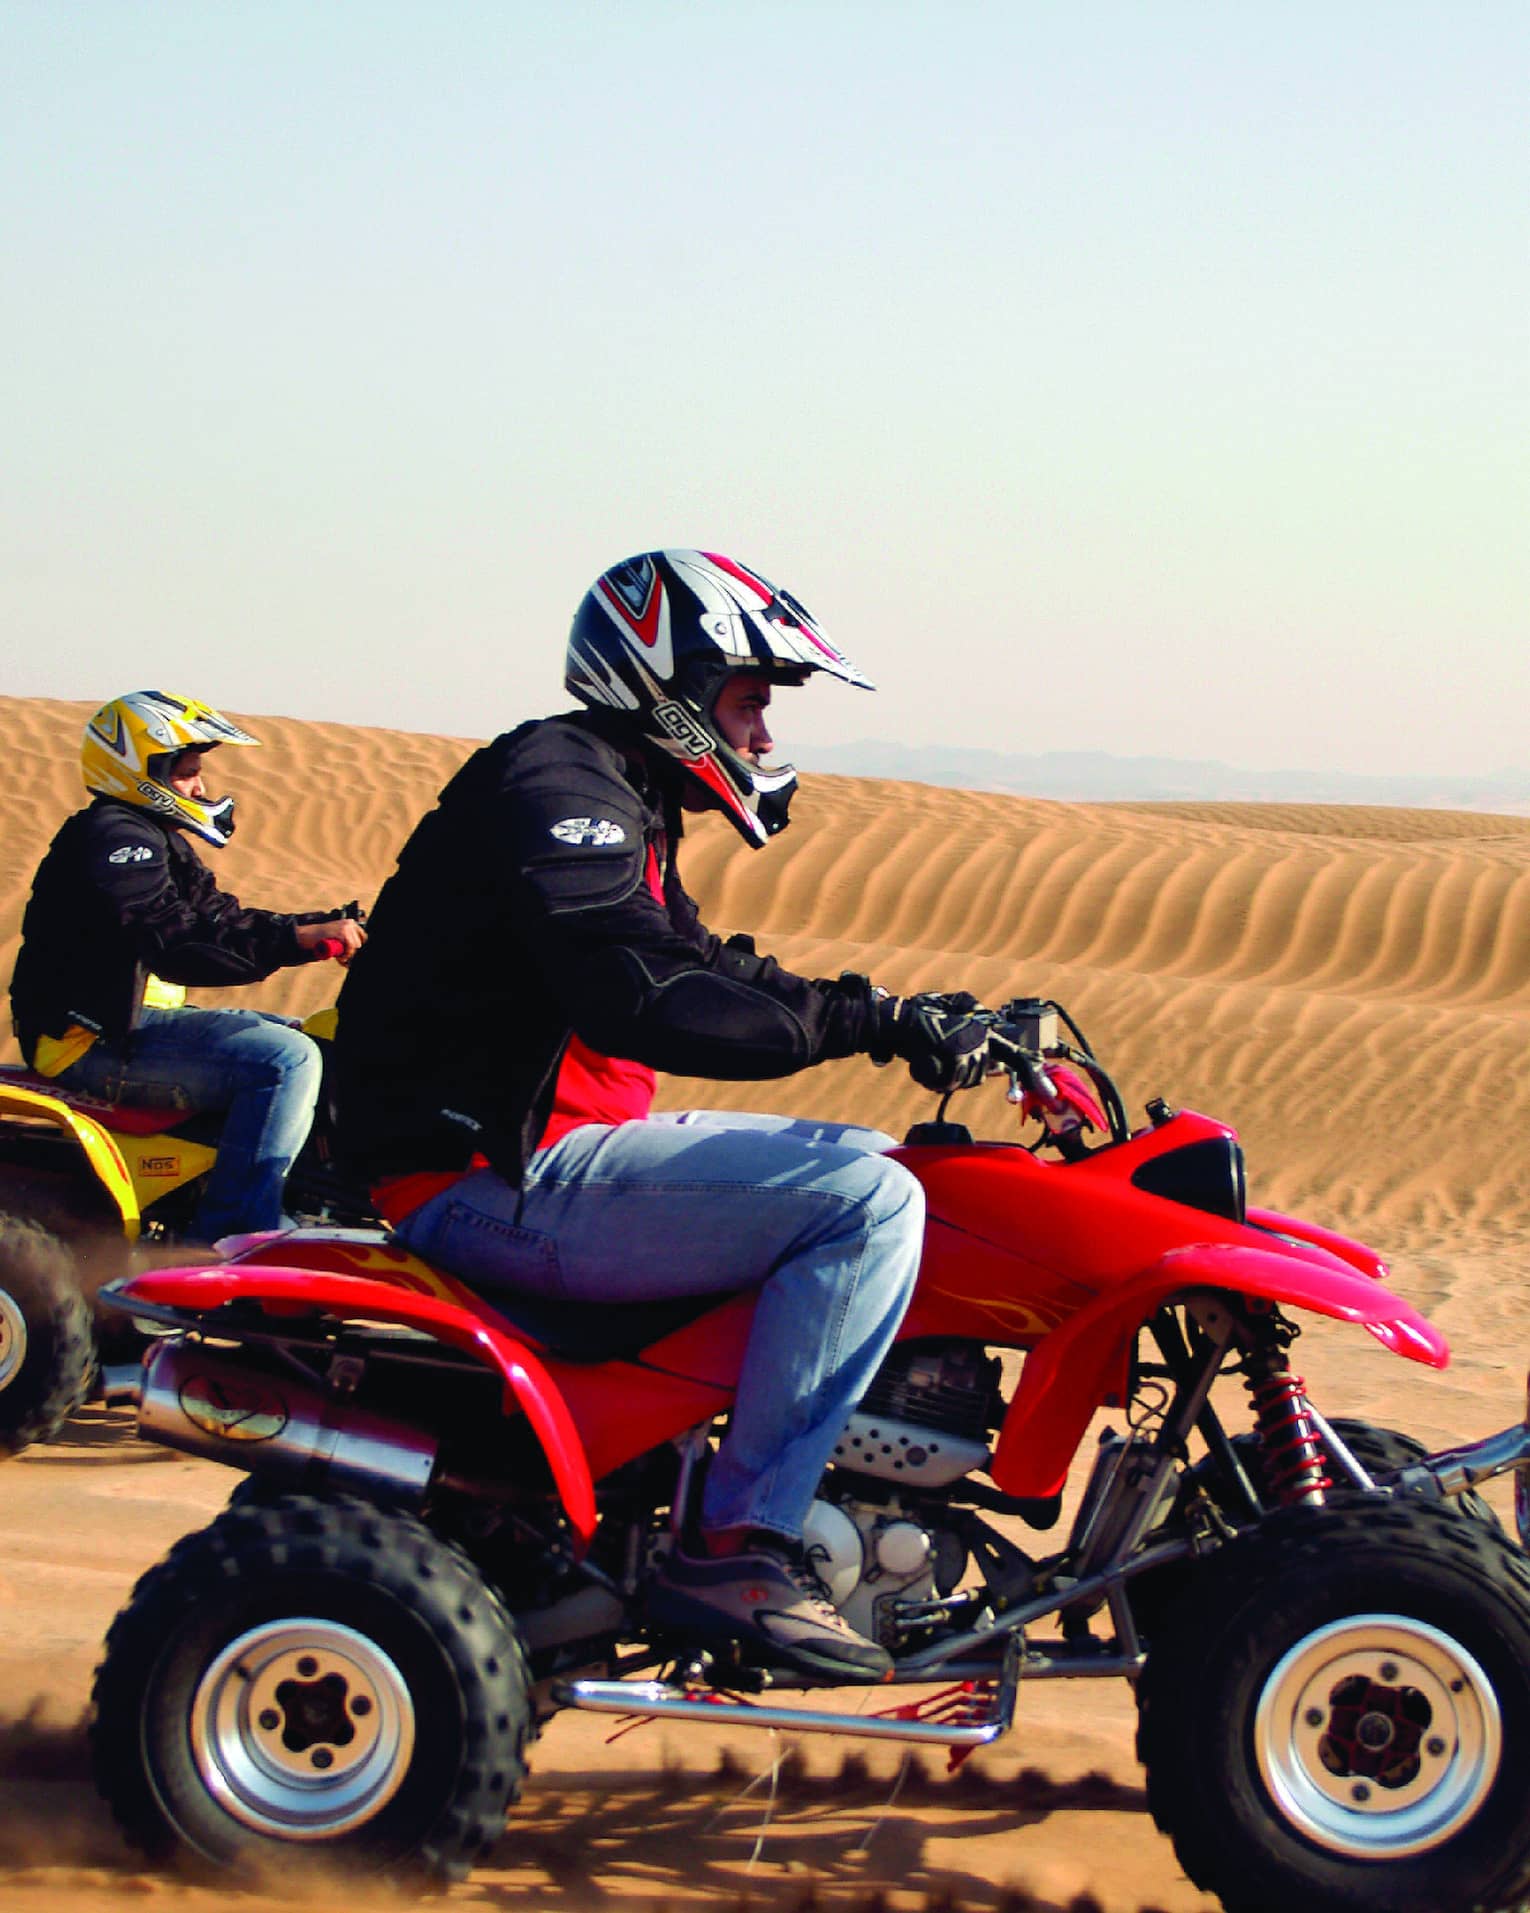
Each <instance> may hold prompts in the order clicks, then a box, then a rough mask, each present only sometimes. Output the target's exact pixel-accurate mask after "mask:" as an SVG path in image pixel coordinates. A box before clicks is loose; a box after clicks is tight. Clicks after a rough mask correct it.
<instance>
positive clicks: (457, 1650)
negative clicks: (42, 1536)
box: [92, 1495, 532, 1883]
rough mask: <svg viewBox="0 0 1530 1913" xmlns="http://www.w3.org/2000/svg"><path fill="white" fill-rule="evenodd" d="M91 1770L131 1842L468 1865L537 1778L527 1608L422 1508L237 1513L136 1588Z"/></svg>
mask: <svg viewBox="0 0 1530 1913" xmlns="http://www.w3.org/2000/svg"><path fill="white" fill-rule="evenodd" d="M95 1708H96V1713H95V1722H94V1726H93V1729H92V1754H93V1759H94V1764H95V1772H96V1782H97V1785H98V1786H99V1788H100V1790H101V1792H102V1794H103V1795H104V1796H105V1798H106V1801H107V1803H108V1805H109V1806H110V1807H111V1809H112V1812H113V1813H114V1815H115V1816H116V1818H117V1820H118V1823H119V1824H120V1825H121V1827H122V1829H123V1831H124V1832H125V1833H126V1835H127V1837H128V1838H129V1840H130V1841H132V1842H133V1844H134V1845H136V1846H138V1847H140V1848H141V1849H142V1850H143V1851H145V1852H146V1853H147V1854H149V1855H150V1857H152V1858H154V1859H158V1860H170V1859H175V1858H186V1859H191V1860H193V1861H196V1862H200V1863H201V1864H202V1865H203V1866H207V1867H212V1868H215V1869H220V1870H233V1871H235V1872H243V1873H256V1872H265V1871H268V1870H269V1869H270V1868H271V1867H272V1865H273V1864H275V1865H276V1866H278V1867H281V1868H291V1867H294V1866H296V1867H302V1866H303V1865H305V1864H313V1865H315V1866H319V1867H323V1868H326V1869H332V1868H334V1867H337V1866H339V1867H344V1868H346V1869H347V1870H354V1871H358V1872H362V1873H368V1874H374V1875H377V1874H381V1875H384V1876H387V1877H390V1878H392V1879H396V1880H399V1881H401V1882H406V1883H408V1882H416V1883H417V1882H419V1881H421V1880H428V1879H437V1880H449V1879H458V1878H461V1877H462V1876H463V1875H465V1874H466V1873H467V1871H468V1870H469V1868H470V1867H471V1866H472V1865H473V1863H474V1862H475V1861H476V1860H477V1859H478V1858H479V1857H480V1855H481V1854H483V1853H484V1852H486V1851H487V1850H488V1849H489V1848H490V1847H491V1846H492V1845H493V1844H494V1842H495V1841H496V1840H497V1839H498V1838H499V1836H500V1834H501V1832H502V1831H503V1828H504V1820H505V1813H506V1810H507V1808H508V1807H509V1805H510V1803H511V1802H512V1801H513V1800H514V1799H515V1798H516V1796H517V1794H518V1792H519V1788H520V1783H521V1781H522V1779H523V1778H524V1775H525V1770H526V1769H525V1749H526V1744H527V1741H528V1740H529V1738H530V1737H531V1733H532V1725H531V1713H530V1704H529V1680H528V1677H527V1673H526V1665H525V1659H524V1656H523V1653H522V1649H521V1645H520V1641H519V1638H518V1636H517V1634H516V1631H515V1627H514V1624H513V1622H512V1621H511V1620H510V1618H509V1616H508V1615H507V1613H506V1612H505V1610H504V1608H503V1607H502V1606H501V1604H500V1602H499V1601H498V1599H497V1598H496V1597H495V1596H494V1595H493V1594H492V1593H491V1592H490V1591H489V1589H488V1588H487V1587H486V1586H485V1584H484V1583H483V1581H482V1580H481V1579H480V1577H479V1576H478V1574H477V1571H476V1570H475V1569H474V1568H473V1566H472V1565H471V1563H470V1562H468V1561H467V1560H466V1558H465V1557H463V1556H462V1555H460V1554H458V1553H456V1552H455V1551H454V1550H453V1549H451V1548H448V1547H446V1546H445V1545H444V1544H443V1543H442V1542H440V1541H438V1540H437V1539H436V1538H435V1537H434V1536H433V1535H432V1534H431V1533H430V1532H429V1531H428V1530H427V1529H426V1528H425V1527H424V1526H423V1525H422V1524H421V1523H419V1522H417V1521H414V1520H411V1519H409V1518H407V1517H405V1516H401V1515H393V1514H384V1513H380V1512H378V1511H376V1510H372V1509H368V1508H366V1507H363V1506H361V1505H359V1504H357V1503H355V1502H353V1501H348V1502H343V1503H328V1502H324V1501H320V1500H316V1499H314V1498H312V1497H308V1496H298V1495H291V1496H287V1497H284V1498H282V1499H280V1500H277V1501H273V1502H270V1503H268V1504H264V1505H261V1504H251V1505H246V1506H241V1507H236V1508H233V1509H230V1510H229V1511H227V1512H226V1513H224V1514H222V1515H220V1516H219V1518H218V1519H217V1520H216V1521H214V1522H213V1524H212V1525H211V1527H209V1528H205V1529H203V1530H202V1531H201V1532H200V1533H198V1534H193V1535H190V1536H188V1537H187V1538H186V1539H185V1540H183V1541H181V1542H180V1543H178V1545H177V1546H176V1547H175V1548H174V1549H173V1550H172V1551H171V1553H170V1555H169V1556H168V1557H167V1558H166V1560H165V1561H164V1562H162V1563H161V1564H160V1565H159V1566H158V1567H156V1568H153V1569H151V1570H150V1572H149V1573H148V1574H147V1575H145V1576H144V1578H143V1579H142V1580H141V1581H140V1582H139V1584H138V1586H137V1587H136V1588H135V1589H134V1591H133V1596H132V1599H131V1601H130V1602H129V1604H128V1606H127V1607H126V1608H124V1609H123V1611H122V1613H121V1614H120V1615H119V1616H118V1617H117V1619H116V1621H115V1622H114V1623H113V1625H112V1629H111V1632H110V1633H109V1635H108V1636H107V1643H106V1656H105V1658H104V1660H103V1661H102V1663H101V1666H100V1667H99V1669H98V1670H97V1673H96V1683H95Z"/></svg>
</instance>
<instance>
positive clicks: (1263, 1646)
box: [1138, 1496, 1530, 1913]
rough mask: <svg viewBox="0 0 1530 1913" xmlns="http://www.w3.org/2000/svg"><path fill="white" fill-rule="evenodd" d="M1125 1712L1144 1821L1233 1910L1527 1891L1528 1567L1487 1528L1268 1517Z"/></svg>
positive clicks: (1353, 1501)
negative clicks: (1131, 1720)
mask: <svg viewBox="0 0 1530 1913" xmlns="http://www.w3.org/2000/svg"><path fill="white" fill-rule="evenodd" d="M1138 1707H1139V1728H1138V1751H1139V1754H1140V1756H1141V1758H1142V1762H1143V1765H1144V1766H1145V1767H1146V1769H1147V1776H1148V1804H1149V1806H1150V1807H1151V1809H1152V1813H1153V1818H1154V1820H1155V1821H1156V1822H1157V1824H1158V1826H1159V1828H1160V1829H1161V1830H1162V1831H1163V1832H1164V1833H1166V1834H1168V1836H1169V1837H1170V1839H1171V1840H1172V1841H1173V1843H1174V1850H1175V1852H1176V1854H1177V1855H1178V1856H1179V1860H1180V1864H1181V1865H1182V1866H1183V1867H1184V1869H1185V1872H1186V1873H1187V1874H1188V1875H1189V1877H1190V1878H1191V1879H1192V1880H1193V1881H1194V1882H1195V1883H1196V1885H1197V1886H1199V1887H1201V1888H1202V1889H1203V1890H1204V1891H1205V1892H1208V1893H1212V1894H1216V1895H1218V1896H1220V1898H1221V1900H1222V1903H1223V1905H1224V1906H1225V1907H1226V1908H1227V1909H1228V1910H1229V1913H1270V1910H1271V1909H1275V1908H1280V1909H1286V1908H1289V1907H1291V1906H1293V1905H1299V1906H1301V1907H1302V1908H1303V1913H1417V1909H1419V1908H1421V1907H1461V1908H1467V1907H1478V1906H1481V1907H1497V1906H1501V1905H1505V1904H1508V1903H1510V1902H1513V1901H1517V1900H1518V1899H1519V1897H1520V1896H1521V1895H1523V1894H1524V1892H1525V1891H1526V1889H1527V1888H1530V1811H1527V1807H1530V1562H1527V1561H1526V1560H1525V1558H1524V1556H1523V1555H1521V1554H1520V1553H1519V1552H1518V1550H1516V1549H1514V1548H1512V1547H1511V1546H1510V1545H1509V1544H1508V1543H1507V1542H1506V1541H1505V1540H1504V1539H1503V1538H1502V1536H1501V1535H1500V1534H1498V1533H1497V1532H1496V1531H1494V1530H1492V1529H1489V1528H1488V1527H1486V1526H1485V1525H1484V1524H1483V1523H1481V1522H1477V1521H1470V1520H1462V1519H1461V1518H1460V1517H1459V1515H1456V1514H1454V1513H1452V1512H1449V1511H1448V1510H1446V1509H1444V1508H1441V1507H1439V1506H1437V1505H1433V1504H1430V1503H1425V1502H1413V1501H1408V1500H1404V1501H1393V1502H1387V1503H1382V1504H1378V1503H1377V1502H1375V1501H1374V1500H1371V1499H1369V1498H1368V1497H1359V1496H1349V1497H1345V1498H1344V1499H1343V1500H1342V1501H1336V1502H1335V1503H1333V1504H1332V1505H1330V1506H1328V1507H1326V1508H1294V1509H1289V1510H1285V1511H1283V1512H1281V1513H1277V1514H1273V1515H1271V1516H1270V1517H1269V1518H1268V1519H1267V1520H1266V1521H1264V1522H1261V1523H1260V1525H1259V1526H1258V1527H1257V1528H1254V1529H1251V1530H1248V1531H1246V1532H1245V1533H1243V1534H1241V1535H1239V1536H1238V1537H1237V1538H1236V1539H1235V1540H1233V1541H1231V1542H1229V1543H1228V1544H1227V1545H1226V1546H1225V1547H1223V1548H1221V1549H1219V1550H1218V1551H1217V1552H1216V1553H1215V1554H1214V1555H1212V1556H1210V1557H1209V1558H1208V1559H1207V1560H1206V1561H1205V1562H1204V1564H1202V1565H1201V1566H1200V1567H1199V1568H1198V1569H1197V1570H1196V1572H1195V1573H1194V1574H1193V1575H1192V1577H1191V1578H1190V1579H1189V1581H1188V1582H1187V1583H1186V1584H1185V1586H1184V1588H1183V1589H1182V1591H1181V1592H1180V1594H1179V1597H1178V1599H1177V1600H1176V1602H1175V1606H1174V1611H1173V1613H1172V1616H1171V1617H1170V1618H1169V1619H1168V1621H1167V1623H1166V1625H1165V1626H1164V1628H1163V1629H1162V1631H1161V1632H1160V1634H1159V1635H1158V1637H1157V1638H1156V1639H1155V1640H1154V1642H1153V1646H1152V1649H1151V1651H1150V1653H1149V1655H1148V1662H1147V1666H1146V1668H1145V1670H1144V1672H1143V1676H1142V1679H1141V1682H1140V1683H1139V1688H1138Z"/></svg>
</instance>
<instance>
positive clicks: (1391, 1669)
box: [1381, 1661, 1397, 1681]
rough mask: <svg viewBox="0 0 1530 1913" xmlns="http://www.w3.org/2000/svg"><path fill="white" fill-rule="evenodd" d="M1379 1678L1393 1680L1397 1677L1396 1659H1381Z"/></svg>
mask: <svg viewBox="0 0 1530 1913" xmlns="http://www.w3.org/2000/svg"><path fill="white" fill-rule="evenodd" d="M1381 1678H1382V1679H1383V1680H1384V1681H1395V1680H1396V1679H1397V1663H1396V1661H1383V1662H1382V1663H1381Z"/></svg>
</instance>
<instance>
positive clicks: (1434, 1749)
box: [1424, 1734, 1445, 1760]
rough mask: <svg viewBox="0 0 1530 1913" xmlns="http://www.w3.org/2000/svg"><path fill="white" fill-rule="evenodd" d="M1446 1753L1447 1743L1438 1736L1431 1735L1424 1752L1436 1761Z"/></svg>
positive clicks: (1425, 1743)
mask: <svg viewBox="0 0 1530 1913" xmlns="http://www.w3.org/2000/svg"><path fill="white" fill-rule="evenodd" d="M1444 1751H1445V1743H1444V1741H1443V1740H1441V1739H1440V1737H1439V1735H1438V1734H1431V1735H1430V1737H1429V1739H1428V1740H1426V1741H1425V1742H1424V1752H1425V1753H1426V1754H1428V1755H1430V1756H1431V1758H1433V1759H1435V1760H1438V1759H1439V1758H1440V1756H1441V1754H1443V1753H1444Z"/></svg>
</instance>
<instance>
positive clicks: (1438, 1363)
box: [993, 1243, 1450, 1496]
mask: <svg viewBox="0 0 1530 1913" xmlns="http://www.w3.org/2000/svg"><path fill="white" fill-rule="evenodd" d="M1187 1289H1221V1290H1223V1291H1226V1292H1230V1293H1232V1294H1235V1295H1247V1296H1259V1297H1262V1298H1264V1299H1265V1300H1267V1301H1270V1302H1275V1303H1279V1304H1281V1305H1282V1306H1288V1307H1291V1308H1301V1309H1310V1310H1311V1311H1312V1312H1313V1313H1314V1314H1317V1315H1327V1316H1331V1317H1333V1318H1334V1319H1335V1320H1336V1321H1340V1322H1354V1323H1356V1324H1357V1325H1358V1326H1359V1327H1361V1328H1364V1329H1367V1330H1369V1332H1370V1333H1371V1334H1372V1335H1374V1336H1375V1337H1376V1339H1377V1341H1378V1342H1380V1343H1381V1344H1382V1345H1383V1346H1384V1347H1386V1348H1389V1349H1391V1350H1392V1352H1393V1353H1394V1354H1397V1355H1406V1356H1407V1357H1408V1358H1409V1360H1410V1361H1415V1362H1423V1363H1424V1364H1425V1365H1426V1366H1428V1367H1430V1368H1444V1367H1445V1366H1446V1364H1447V1363H1448V1362H1449V1360H1450V1351H1449V1348H1448V1347H1447V1345H1446V1342H1445V1338H1444V1336H1442V1335H1441V1334H1440V1333H1439V1331H1438V1330H1437V1329H1435V1328H1433V1327H1431V1326H1430V1324H1429V1323H1428V1322H1427V1321H1425V1319H1424V1317H1423V1316H1422V1315H1420V1314H1419V1312H1418V1310H1417V1309H1415V1308H1414V1307H1413V1306H1412V1304H1411V1303H1408V1302H1405V1301H1404V1300H1403V1299H1402V1297H1401V1296H1400V1295H1394V1294H1393V1293H1392V1291H1391V1290H1390V1289H1387V1288H1384V1287H1383V1286H1382V1285H1381V1284H1380V1283H1379V1282H1378V1281H1376V1280H1375V1279H1374V1278H1373V1277H1370V1276H1368V1275H1362V1274H1360V1273H1359V1272H1358V1271H1356V1272H1354V1273H1351V1272H1350V1271H1349V1270H1348V1269H1340V1268H1336V1267H1334V1266H1332V1265H1327V1266H1325V1265H1324V1264H1321V1263H1317V1262H1312V1261H1308V1260H1306V1259H1305V1258H1302V1257H1298V1256H1296V1255H1285V1254H1282V1253H1281V1252H1280V1251H1279V1250H1278V1249H1275V1248H1269V1249H1259V1248H1243V1247H1240V1246H1236V1245H1233V1244H1228V1243H1195V1244H1191V1245H1190V1246H1188V1247H1186V1248H1182V1249H1171V1250H1170V1251H1169V1252H1168V1254H1166V1255H1163V1256H1160V1257H1159V1259H1158V1260H1157V1261H1156V1262H1154V1263H1153V1264H1152V1265H1151V1267H1149V1268H1146V1269H1144V1270H1143V1271H1142V1273H1141V1274H1140V1275H1136V1276H1133V1277H1132V1278H1131V1279H1130V1280H1129V1281H1127V1282H1124V1283H1122V1284H1120V1285H1119V1286H1118V1287H1116V1288H1113V1289H1111V1290H1109V1291H1108V1292H1107V1293H1105V1294H1104V1295H1102V1296H1099V1297H1097V1298H1096V1300H1094V1301H1093V1302H1091V1303H1089V1304H1088V1305H1087V1306H1086V1307H1084V1308H1082V1309H1080V1310H1079V1311H1078V1312H1077V1314H1075V1315H1072V1316H1070V1317H1069V1318H1068V1319H1067V1321H1065V1322H1063V1323H1062V1324H1061V1325H1060V1326H1059V1327H1058V1328H1055V1329H1053V1330H1052V1332H1051V1333H1050V1334H1049V1335H1048V1336H1046V1337H1045V1339H1044V1340H1042V1341H1041V1342H1040V1343H1039V1344H1038V1345H1037V1346H1036V1347H1035V1348H1034V1349H1032V1350H1031V1352H1030V1353H1029V1354H1028V1355H1027V1356H1026V1358H1025V1366H1024V1368H1023V1369H1022V1370H1021V1372H1020V1386H1019V1388H1018V1389H1017V1390H1016V1392H1015V1398H1014V1400H1013V1402H1011V1404H1010V1407H1009V1413H1008V1414H1007V1415H1006V1416H1005V1419H1004V1426H1003V1429H1002V1430H1001V1431H1000V1435H999V1442H998V1447H997V1449H996V1451H995V1455H994V1466H993V1478H994V1480H995V1482H996V1483H997V1484H998V1486H999V1487H1000V1488H1002V1489H1003V1490H1004V1492H1005V1493H1006V1494H1013V1495H1026V1496H1045V1495H1053V1494H1056V1493H1057V1492H1058V1491H1059V1489H1061V1487H1062V1485H1063V1482H1064V1480H1065V1479H1066V1477H1067V1473H1068V1468H1069V1465H1070V1463H1071V1462H1072V1460H1073V1457H1074V1454H1075V1453H1076V1452H1077V1449H1078V1445H1079V1443H1080V1442H1081V1441H1082V1440H1083V1438H1084V1433H1085V1430H1086V1429H1087V1428H1088V1426H1089V1421H1090V1417H1091V1416H1092V1415H1093V1414H1094V1413H1095V1412H1096V1410H1097V1409H1100V1408H1104V1407H1110V1406H1113V1405H1116V1402H1118V1400H1119V1394H1120V1390H1121V1387H1122V1384H1123V1379H1124V1376H1125V1374H1126V1369H1127V1364H1128V1362H1129V1360H1130V1357H1131V1352H1132V1348H1133V1345H1134V1343H1135V1340H1136V1336H1137V1331H1138V1330H1139V1329H1140V1327H1141V1326H1142V1324H1143V1323H1144V1322H1145V1321H1147V1320H1148V1319H1149V1318H1150V1317H1151V1316H1152V1315H1153V1314H1154V1312H1155V1311H1156V1310H1157V1309H1158V1308H1159V1306H1160V1305H1161V1304H1162V1303H1163V1302H1165V1301H1167V1300H1168V1298H1169V1297H1170V1296H1172V1295H1177V1294H1180V1293H1182V1292H1183V1291H1185V1290H1187ZM1113 1397H1114V1398H1116V1402H1113V1400H1112V1398H1113Z"/></svg>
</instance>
